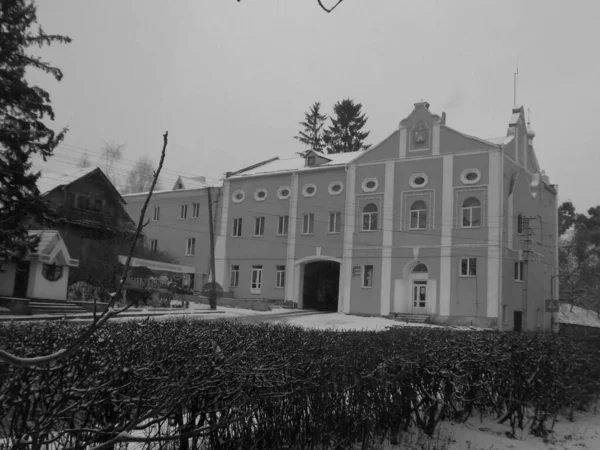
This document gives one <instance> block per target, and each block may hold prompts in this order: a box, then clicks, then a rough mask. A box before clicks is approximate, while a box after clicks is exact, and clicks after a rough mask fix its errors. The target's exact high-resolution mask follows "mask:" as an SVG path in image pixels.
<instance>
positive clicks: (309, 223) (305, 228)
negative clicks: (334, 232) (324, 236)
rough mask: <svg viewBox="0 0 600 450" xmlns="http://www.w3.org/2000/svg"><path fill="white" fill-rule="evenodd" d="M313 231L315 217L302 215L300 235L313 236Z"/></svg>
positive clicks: (311, 214)
mask: <svg viewBox="0 0 600 450" xmlns="http://www.w3.org/2000/svg"><path fill="white" fill-rule="evenodd" d="M314 231H315V215H314V214H313V213H310V214H304V216H303V220H302V234H313V233H314Z"/></svg>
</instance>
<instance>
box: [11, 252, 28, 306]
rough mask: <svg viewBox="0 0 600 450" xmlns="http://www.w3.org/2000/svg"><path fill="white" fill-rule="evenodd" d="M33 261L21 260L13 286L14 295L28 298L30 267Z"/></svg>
mask: <svg viewBox="0 0 600 450" xmlns="http://www.w3.org/2000/svg"><path fill="white" fill-rule="evenodd" d="M30 267H31V263H30V262H29V261H19V262H18V263H17V270H16V273H15V286H14V288H13V297H16V298H26V297H27V286H28V285H29V269H30Z"/></svg>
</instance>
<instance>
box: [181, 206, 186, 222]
mask: <svg viewBox="0 0 600 450" xmlns="http://www.w3.org/2000/svg"><path fill="white" fill-rule="evenodd" d="M179 218H180V219H185V218H187V205H181V208H180V209H179Z"/></svg>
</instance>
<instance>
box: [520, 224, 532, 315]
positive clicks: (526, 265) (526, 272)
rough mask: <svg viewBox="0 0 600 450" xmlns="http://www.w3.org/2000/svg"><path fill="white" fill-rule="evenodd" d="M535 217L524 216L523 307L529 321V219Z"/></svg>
mask: <svg viewBox="0 0 600 450" xmlns="http://www.w3.org/2000/svg"><path fill="white" fill-rule="evenodd" d="M531 219H535V217H526V216H522V221H523V231H524V234H525V239H524V240H523V242H524V244H525V248H524V249H523V274H522V275H523V290H522V296H523V297H522V308H523V319H522V320H523V322H525V323H527V314H528V310H529V254H530V253H531V249H530V244H531V228H530V227H529V221H530V220H531Z"/></svg>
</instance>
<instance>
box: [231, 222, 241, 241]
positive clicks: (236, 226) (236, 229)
mask: <svg viewBox="0 0 600 450" xmlns="http://www.w3.org/2000/svg"><path fill="white" fill-rule="evenodd" d="M231 235H232V236H233V237H240V236H241V235H242V219H241V218H239V219H233V230H231Z"/></svg>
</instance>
